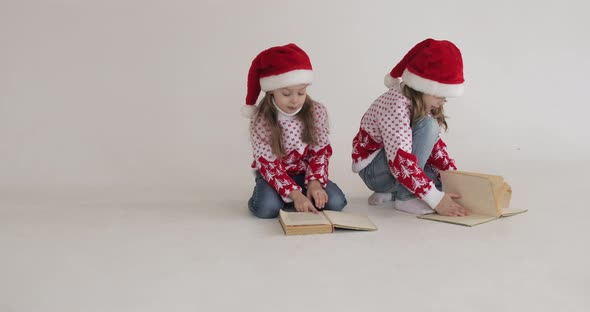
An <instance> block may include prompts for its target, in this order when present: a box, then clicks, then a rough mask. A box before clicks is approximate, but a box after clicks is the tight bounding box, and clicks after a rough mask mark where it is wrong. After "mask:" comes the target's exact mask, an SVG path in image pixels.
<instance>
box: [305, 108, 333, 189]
mask: <svg viewBox="0 0 590 312" xmlns="http://www.w3.org/2000/svg"><path fill="white" fill-rule="evenodd" d="M313 117H314V126H315V133H316V137H317V140H318V142H317V145H310V146H309V148H308V156H309V160H308V166H307V169H306V172H305V186H306V187H307V184H308V183H309V182H310V181H312V180H317V181H318V182H320V184H321V185H322V187H323V188H325V187H326V184H327V183H328V167H329V163H330V156H332V146H331V145H330V140H329V138H328V135H329V128H328V113H327V110H326V108H325V107H324V106H323V105H322V104H320V103H314V106H313Z"/></svg>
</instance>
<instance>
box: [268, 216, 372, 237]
mask: <svg viewBox="0 0 590 312" xmlns="http://www.w3.org/2000/svg"><path fill="white" fill-rule="evenodd" d="M279 221H280V222H281V225H282V226H283V230H284V231H285V234H286V235H298V234H321V233H332V232H334V228H342V229H349V230H360V231H373V230H376V229H377V227H376V226H375V224H373V222H371V220H369V218H368V217H367V216H363V215H359V214H355V213H350V212H342V211H331V210H323V211H320V213H317V214H316V213H312V212H286V211H284V210H281V211H280V213H279Z"/></svg>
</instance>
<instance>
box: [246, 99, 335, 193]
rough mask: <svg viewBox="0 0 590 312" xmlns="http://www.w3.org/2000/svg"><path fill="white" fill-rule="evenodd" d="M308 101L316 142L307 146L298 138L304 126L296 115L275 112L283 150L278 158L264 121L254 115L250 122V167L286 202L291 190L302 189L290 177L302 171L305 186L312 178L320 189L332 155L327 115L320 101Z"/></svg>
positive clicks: (325, 178) (325, 182)
mask: <svg viewBox="0 0 590 312" xmlns="http://www.w3.org/2000/svg"><path fill="white" fill-rule="evenodd" d="M311 103H312V114H313V118H314V125H315V134H316V138H317V145H308V144H307V143H304V142H303V141H302V140H301V135H302V132H303V127H304V125H303V121H301V120H300V119H299V118H298V117H297V115H295V116H287V115H285V114H282V113H278V120H279V126H280V127H281V130H282V137H281V140H282V141H281V142H282V143H283V148H284V150H285V156H283V157H280V158H278V157H277V156H276V155H275V154H273V152H272V147H271V128H270V126H269V124H268V122H267V121H266V120H264V119H263V118H256V117H253V118H252V119H251V121H250V140H251V142H252V150H253V156H254V161H253V162H252V168H255V169H257V170H258V171H259V172H260V174H261V175H262V177H263V178H264V180H266V182H268V184H269V185H270V186H272V187H273V188H274V189H275V190H276V191H277V192H278V193H279V195H280V196H281V197H282V199H283V201H284V202H286V203H289V202H292V201H293V200H291V199H290V198H289V194H290V193H291V192H293V191H294V190H299V191H302V189H301V187H300V186H299V185H297V183H295V182H294V181H293V179H292V178H291V177H290V176H293V175H298V174H305V184H304V186H306V187H307V185H308V183H309V182H310V181H312V180H317V181H318V182H319V183H320V184H321V185H322V187H324V188H325V187H326V184H327V183H328V165H329V160H330V156H332V147H331V146H330V141H329V140H328V114H327V111H326V108H325V107H324V106H323V105H322V104H320V103H318V102H311Z"/></svg>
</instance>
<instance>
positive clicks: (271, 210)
mask: <svg viewBox="0 0 590 312" xmlns="http://www.w3.org/2000/svg"><path fill="white" fill-rule="evenodd" d="M250 210H251V211H252V213H254V215H255V216H257V217H258V218H262V219H272V218H276V217H277V216H278V215H279V211H280V210H281V205H277V204H276V203H275V204H269V203H267V204H266V205H258V206H257V207H256V206H252V207H251V208H250Z"/></svg>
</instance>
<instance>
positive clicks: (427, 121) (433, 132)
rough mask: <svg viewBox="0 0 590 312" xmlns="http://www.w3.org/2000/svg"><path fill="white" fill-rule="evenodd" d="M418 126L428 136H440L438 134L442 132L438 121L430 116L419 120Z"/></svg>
mask: <svg viewBox="0 0 590 312" xmlns="http://www.w3.org/2000/svg"><path fill="white" fill-rule="evenodd" d="M416 126H417V127H418V128H420V129H421V130H422V131H424V132H426V133H427V135H428V136H438V133H439V132H440V126H439V125H438V121H437V120H436V119H434V118H433V117H430V116H426V117H424V118H422V119H421V120H419V121H418V125H416Z"/></svg>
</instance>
